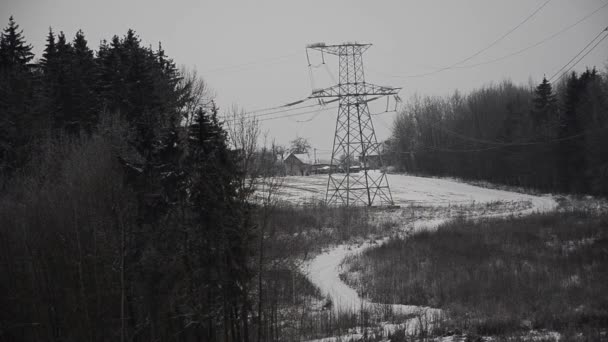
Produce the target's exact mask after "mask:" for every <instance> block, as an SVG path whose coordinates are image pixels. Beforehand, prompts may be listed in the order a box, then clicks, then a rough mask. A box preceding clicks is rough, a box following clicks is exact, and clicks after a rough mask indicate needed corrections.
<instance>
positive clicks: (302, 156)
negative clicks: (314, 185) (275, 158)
mask: <svg viewBox="0 0 608 342" xmlns="http://www.w3.org/2000/svg"><path fill="white" fill-rule="evenodd" d="M284 164H285V174H287V175H288V176H308V175H309V174H310V173H311V172H312V166H313V164H314V160H313V158H311V157H310V155H309V154H307V153H290V154H289V155H288V156H287V158H285V161H284Z"/></svg>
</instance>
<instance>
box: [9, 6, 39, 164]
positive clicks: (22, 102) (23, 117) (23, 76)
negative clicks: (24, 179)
mask: <svg viewBox="0 0 608 342" xmlns="http://www.w3.org/2000/svg"><path fill="white" fill-rule="evenodd" d="M31 49H32V47H31V46H30V45H29V44H27V43H26V42H25V38H24V36H23V31H19V25H17V24H16V23H15V21H14V19H13V17H12V16H11V17H10V19H9V23H8V26H7V27H6V28H5V29H4V30H3V32H2V33H1V34H0V173H3V172H9V173H10V172H12V170H14V169H15V168H17V167H19V166H20V165H23V164H24V162H25V161H26V160H27V158H28V156H29V151H28V149H27V145H28V144H29V143H30V142H31V138H32V136H33V135H35V132H34V128H35V127H37V125H36V123H35V121H34V117H33V109H34V107H35V103H34V101H33V100H34V95H35V94H34V86H35V84H34V83H35V82H34V81H35V79H34V75H33V73H32V72H31V70H30V68H29V66H28V63H29V62H30V60H31V59H32V58H33V57H34V55H33V54H32V53H31Z"/></svg>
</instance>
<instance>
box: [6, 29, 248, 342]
mask: <svg viewBox="0 0 608 342" xmlns="http://www.w3.org/2000/svg"><path fill="white" fill-rule="evenodd" d="M31 49H32V48H31V46H30V45H28V44H27V42H26V41H25V37H24V36H23V34H22V31H20V30H19V27H18V25H17V24H16V23H15V21H14V20H13V19H12V18H11V20H10V21H9V24H8V26H7V27H6V28H5V29H4V31H3V32H2V35H1V37H0V308H2V309H0V340H3V341H28V340H31V341H40V340H47V341H109V340H120V341H127V340H128V341H174V340H179V341H191V340H205V341H213V340H220V339H221V340H233V341H238V340H247V339H248V337H249V336H250V335H251V332H250V330H255V329H253V328H250V327H249V324H250V322H252V321H253V320H252V318H251V317H252V311H253V309H252V306H253V304H252V301H251V299H250V298H251V297H252V292H253V291H254V289H252V287H251V284H252V278H253V274H254V271H253V270H254V267H253V265H252V264H251V263H252V262H251V260H252V259H253V258H251V255H252V254H253V253H254V251H255V249H254V247H253V243H254V237H255V233H256V231H255V224H254V223H253V222H252V220H253V219H252V215H250V214H249V212H250V211H251V210H252V208H251V207H250V205H248V204H247V203H248V202H247V201H246V198H247V197H248V196H249V195H250V193H251V188H246V187H243V186H242V184H243V183H244V182H243V178H244V172H243V170H242V169H241V168H240V165H239V163H237V158H236V156H235V152H234V151H233V149H231V148H229V141H228V137H227V133H226V132H225V130H224V128H223V127H222V124H221V123H220V122H218V118H217V109H216V108H215V107H214V106H213V104H212V103H211V102H210V100H211V98H209V97H208V96H209V92H208V90H207V89H206V88H205V85H204V82H202V81H201V79H200V78H198V77H197V76H196V74H194V73H191V72H190V73H188V72H179V71H178V69H177V68H176V67H175V65H174V63H173V61H172V60H171V59H170V58H168V57H167V56H166V55H165V52H164V51H163V49H162V47H161V46H160V45H159V47H158V49H156V50H153V49H152V48H149V47H144V46H142V43H141V41H140V39H139V38H138V37H137V36H136V35H135V33H134V32H133V31H132V30H129V31H128V32H127V34H126V35H125V36H123V37H118V36H114V37H113V38H112V39H111V40H110V41H109V42H107V41H104V42H102V43H101V44H100V46H99V47H98V49H97V51H93V50H91V49H90V48H89V47H88V44H87V41H86V39H85V36H84V34H83V33H82V32H81V31H79V32H78V33H77V34H76V36H75V38H74V39H73V40H72V41H69V40H68V39H67V38H66V36H65V35H64V34H63V33H60V34H58V35H55V34H54V33H53V32H52V31H50V32H49V34H48V37H47V44H46V47H45V49H44V54H43V56H42V58H41V59H40V60H38V61H34V60H33V58H34V56H33V54H32V52H31Z"/></svg>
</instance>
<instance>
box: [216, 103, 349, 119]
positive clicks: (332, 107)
mask: <svg viewBox="0 0 608 342" xmlns="http://www.w3.org/2000/svg"><path fill="white" fill-rule="evenodd" d="M315 106H318V104H316V105H315ZM307 107H308V106H307ZM302 108H306V107H301V108H297V109H302ZM335 108H338V107H337V106H331V107H321V108H319V109H316V110H309V111H305V112H300V113H293V114H285V115H278V116H274V117H269V118H264V119H259V120H257V121H258V122H262V121H269V120H275V119H282V118H289V117H293V116H299V115H305V114H311V113H317V112H322V111H326V110H329V109H335ZM292 110H293V109H289V110H282V111H276V112H273V113H266V114H263V115H258V116H254V117H245V119H246V120H253V119H257V118H258V117H261V116H266V115H271V114H280V113H285V112H289V111H292ZM240 119H241V117H238V116H237V117H236V118H228V119H225V120H224V122H228V123H229V122H235V121H238V120H240Z"/></svg>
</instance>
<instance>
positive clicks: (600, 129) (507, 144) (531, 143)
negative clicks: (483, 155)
mask: <svg viewBox="0 0 608 342" xmlns="http://www.w3.org/2000/svg"><path fill="white" fill-rule="evenodd" d="M605 129H608V127H602V128H597V129H591V130H587V131H584V132H581V133H578V134H574V135H571V136H568V137H563V138H558V139H552V140H546V141H530V142H521V143H505V144H503V145H500V146H491V147H485V148H475V149H448V148H441V147H434V146H424V145H423V148H426V149H427V150H431V151H438V152H448V153H468V152H484V151H490V150H497V149H501V148H505V147H517V146H533V145H545V144H553V143H557V142H561V141H567V140H572V139H576V138H580V137H583V136H585V135H587V134H590V133H594V132H597V131H602V130H605ZM416 152H424V151H421V150H417V151H399V152H397V153H416Z"/></svg>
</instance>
